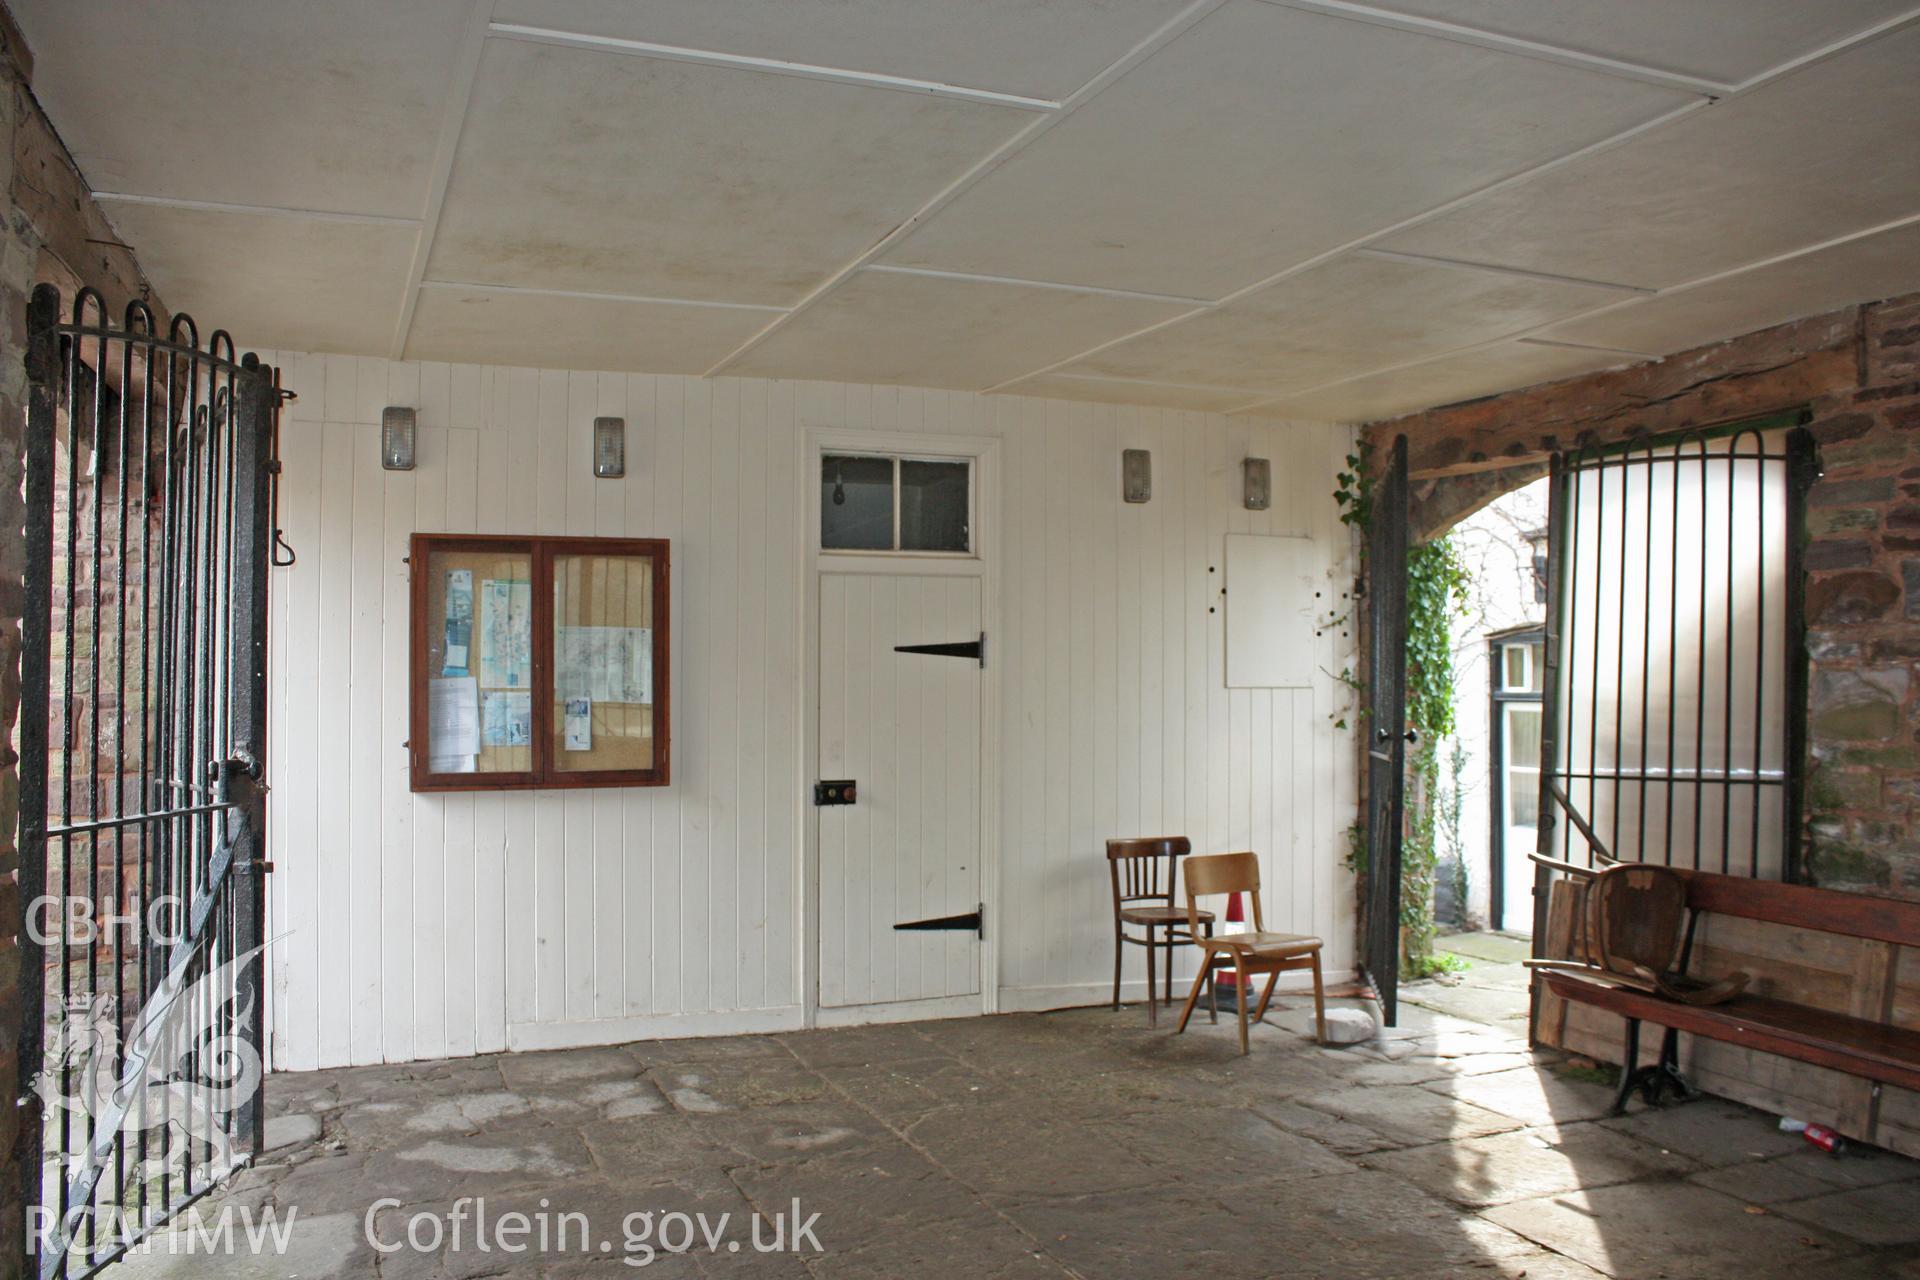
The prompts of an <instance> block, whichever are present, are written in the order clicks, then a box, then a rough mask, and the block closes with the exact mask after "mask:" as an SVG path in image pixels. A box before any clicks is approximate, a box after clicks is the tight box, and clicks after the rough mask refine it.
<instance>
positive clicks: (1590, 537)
mask: <svg viewBox="0 0 1920 1280" xmlns="http://www.w3.org/2000/svg"><path fill="white" fill-rule="evenodd" d="M1803 416H1804V415H1788V416H1786V417H1782V418H1775V419H1771V420H1767V421H1761V422H1749V423H1743V424H1739V425H1737V426H1732V427H1728V428H1725V429H1721V430H1717V431H1696V432H1689V433H1687V434H1685V435H1682V436H1678V437H1673V438H1667V439H1663V440H1642V441H1636V442H1633V443H1631V444H1626V445H1620V446H1616V447H1612V448H1607V449H1597V448H1587V449H1578V450H1574V451H1572V452H1569V453H1564V454H1561V455H1560V456H1559V457H1557V458H1555V459H1554V462H1553V469H1552V477H1551V478H1552V489H1551V495H1550V498H1549V502H1550V514H1549V530H1550V531H1549V535H1548V536H1549V543H1548V558H1547V566H1548V569H1547V572H1548V602H1547V631H1546V679H1545V686H1546V687H1545V694H1544V697H1545V707H1544V718H1543V724H1542V732H1541V747H1540V750H1541V771H1540V843H1539V851H1538V852H1537V853H1536V854H1535V855H1534V860H1535V862H1536V863H1537V864H1538V865H1537V867H1536V879H1535V886H1534V907H1533V916H1534V954H1535V955H1536V956H1545V955H1548V954H1550V951H1549V948H1550V947H1551V946H1552V945H1554V944H1553V943H1552V942H1551V941H1550V939H1549V933H1550V928H1549V899H1550V897H1551V895H1552V893H1553V886H1554V883H1555V880H1556V878H1557V877H1560V876H1562V875H1566V874H1572V875H1574V876H1575V877H1579V876H1581V875H1583V874H1584V873H1590V872H1591V871H1593V870H1595V869H1597V868H1599V867H1603V866H1606V865H1608V864H1611V863H1614V862H1622V861H1625V862H1634V861H1646V862H1659V863H1662V864H1665V865H1670V866H1678V867H1686V868H1691V869H1697V870H1706V871H1716V872H1721V873H1726V874H1732V875H1744V876H1753V877H1757V878H1764V879H1795V878H1798V876H1799V873H1800V865H1799V863H1800V837H1801V830H1800V828H1801V820H1800V813H1799V805H1800V794H1801V788H1800V787H1799V786H1798V785H1797V782H1798V780H1799V778H1800V777H1801V774H1802V772H1803V763H1804V760H1805V757H1806V708H1807V687H1806V679H1807V664H1806V650H1805V628H1804V625H1803V620H1802V603H1801V602H1802V594H1803V586H1802V584H1803V579H1804V574H1803V572H1802V565H1801V560H1800V557H1801V554H1802V546H1803V539H1804V534H1803V531H1804V503H1805V496H1806V491H1807V489H1808V487H1809V486H1810V485H1811V483H1812V480H1813V477H1814V470H1815V464H1814V457H1813V444H1812V439H1811V437H1810V436H1809V435H1808V433H1807V432H1806V431H1805V430H1804V429H1803V428H1800V427H1799V426H1798V423H1799V422H1800V421H1801V420H1802V417H1803Z"/></svg>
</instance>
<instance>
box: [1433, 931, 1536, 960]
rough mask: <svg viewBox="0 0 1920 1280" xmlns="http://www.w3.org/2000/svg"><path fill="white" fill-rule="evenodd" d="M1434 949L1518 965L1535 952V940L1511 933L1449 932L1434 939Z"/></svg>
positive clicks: (1475, 958) (1471, 958)
mask: <svg viewBox="0 0 1920 1280" xmlns="http://www.w3.org/2000/svg"><path fill="white" fill-rule="evenodd" d="M1433 949H1434V950H1435V951H1445V952H1450V953H1451V954H1453V955H1457V956H1465V957H1467V958H1468V959H1470V960H1486V961H1491V962H1493V963H1495V964H1511V965H1518V964H1519V963H1520V962H1521V961H1522V960H1524V959H1526V958H1527V957H1528V956H1530V955H1532V954H1533V940H1532V939H1531V938H1523V937H1520V936H1519V935H1518V934H1511V933H1447V934H1442V935H1441V936H1440V937H1438V938H1435V939H1434V941H1433Z"/></svg>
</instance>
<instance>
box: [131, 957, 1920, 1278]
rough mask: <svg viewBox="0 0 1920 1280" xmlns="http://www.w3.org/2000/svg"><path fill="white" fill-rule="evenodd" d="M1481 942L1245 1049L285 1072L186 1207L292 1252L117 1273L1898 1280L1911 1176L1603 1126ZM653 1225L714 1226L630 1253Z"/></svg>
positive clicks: (1596, 1087)
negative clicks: (272, 1224)
mask: <svg viewBox="0 0 1920 1280" xmlns="http://www.w3.org/2000/svg"><path fill="white" fill-rule="evenodd" d="M1496 941H1497V940H1496ZM1460 945H1461V948H1462V949H1463V950H1474V949H1475V948H1474V947H1473V946H1471V945H1469V944H1468V943H1466V942H1465V941H1463V942H1462V943H1461V944H1460ZM1478 950H1479V951H1480V952H1481V953H1482V955H1481V958H1479V959H1476V960H1474V961H1473V964H1474V966H1475V967H1474V969H1473V971H1472V972H1471V973H1469V974H1468V975H1467V980H1466V981H1464V982H1462V983H1460V984H1458V985H1453V986H1441V985H1438V984H1430V983H1429V984H1414V985H1413V986H1412V987H1410V988H1409V989H1408V991H1407V993H1406V995H1407V1001H1408V1002H1407V1003H1406V1004H1405V1005H1403V1012H1402V1018H1401V1022H1402V1025H1401V1026H1400V1027H1398V1028H1395V1029H1393V1030H1391V1031H1388V1032H1387V1033H1385V1035H1384V1036H1383V1037H1382V1038H1381V1039H1379V1040H1377V1041H1375V1042H1373V1043H1371V1044H1368V1045H1363V1046H1359V1047H1356V1048H1351V1049H1342V1050H1336V1049H1322V1048H1319V1047H1317V1046H1315V1045H1314V1044H1313V1043H1312V1042H1311V1041H1309V1040H1307V1039H1306V1038H1305V1037H1304V1032H1305V1029H1306V1025H1307V1022H1308V1020H1309V1015H1308V1011H1307V1010H1306V1009H1305V1008H1304V1007H1303V1006H1304V1004H1305V1002H1304V1001H1300V1000H1293V1001H1289V1002H1288V1004H1289V1006H1290V1007H1288V1008H1287V1009H1285V1010H1282V1011H1279V1012H1276V1013H1272V1014H1270V1015H1269V1018H1268V1025H1266V1026H1262V1027H1260V1028H1257V1029H1256V1034H1255V1042H1254V1051H1253V1054H1252V1055H1251V1056H1250V1057H1246V1058H1242V1057H1240V1056H1239V1055H1238V1054H1237V1053H1236V1052H1235V1051H1234V1050H1235V1045H1234V1035H1233V1028H1232V1024H1231V1021H1230V1020H1228V1019H1222V1021H1221V1023H1220V1024H1219V1025H1218V1026H1210V1025H1208V1024H1207V1021H1206V1019H1205V1017H1204V1015H1200V1016H1198V1018H1197V1020H1196V1024H1195V1026H1194V1028H1193V1029H1191V1030H1190V1031H1189V1033H1188V1034H1187V1035H1186V1036H1184V1037H1180V1038H1175V1037H1173V1036H1171V1035H1169V1034H1168V1031H1169V1030H1170V1027H1171V1020H1170V1019H1169V1018H1166V1017H1164V1016H1163V1018H1162V1021H1161V1027H1160V1029H1159V1030H1151V1029H1149V1028H1148V1027H1147V1025H1146V1018H1145V1012H1144V1010H1142V1009H1141V1008H1138V1007H1131V1008H1126V1009H1123V1010H1121V1011H1120V1012H1118V1013H1114V1012H1112V1011H1109V1010H1106V1009H1085V1010H1074V1011H1070V1012H1064V1013H1053V1014H1032V1015H1009V1016H1002V1017H995V1018H974V1019H966V1020H958V1021H950V1022H928V1023H915V1024H903V1025H892V1026H876V1027H866V1028H856V1029H850V1030H835V1031H811V1032H803V1033H796V1034H792V1035H780V1036H747V1037H736V1038H729V1039H715V1040H678V1041H658V1042H650V1043H642V1044H632V1045H626V1046H622V1047H620V1048H612V1049H588V1050H577V1051H571V1052H557V1053H531V1054H514V1055H503V1056H498V1057H487V1058H476V1059H463V1060H457V1061H450V1062H436V1063H422V1064H413V1065H409V1066H402V1067H383V1068H359V1069H354V1070H343V1071H326V1072H317V1073H313V1074H303V1075H281V1076H274V1077H272V1078H271V1079H270V1080H269V1082H268V1097H269V1099H270V1108H271V1112H272V1114H273V1115H274V1116H275V1117H276V1119H275V1122H274V1132H275V1134H276V1136H279V1137H291V1138H292V1139H294V1141H292V1142H291V1143H290V1144H289V1145H287V1146H283V1147H282V1148H281V1149H280V1150H278V1151H275V1152H271V1153H269V1155H268V1156H267V1157H266V1159H265V1160H264V1161H263V1163H262V1164H261V1165H260V1166H259V1167H257V1168H255V1169H253V1170H250V1171H248V1172H247V1173H245V1174H244V1175H242V1176H241V1177H240V1178H239V1179H237V1180H236V1182H235V1184H234V1186H233V1187H232V1189H231V1190H230V1191H229V1192H228V1193H226V1194H225V1195H224V1196H223V1197H221V1198H220V1199H217V1200H215V1201H213V1202H212V1203H210V1204H207V1205H206V1206H205V1207H204V1209H203V1210H202V1216H203V1217H208V1216H210V1215H212V1214H215V1213H217V1212H218V1211H219V1209H220V1207H222V1206H223V1205H230V1206H234V1207H235V1208H241V1207H244V1208H249V1209H255V1210H257V1209H260V1208H264V1207H268V1206H271V1207H273V1208H274V1209H276V1210H277V1212H278V1213H279V1215H280V1216H281V1219H282V1221H283V1222H284V1220H285V1218H286V1216H287V1215H289V1214H296V1215H297V1216H296V1217H295V1219H294V1227H293V1231H292V1238H291V1243H290V1245H289V1246H288V1248H287V1249H286V1251H285V1253H284V1254H283V1255H273V1254H268V1255H265V1256H248V1255H246V1254H245V1253H244V1252H242V1253H240V1254H238V1255H235V1256H215V1257H208V1256H206V1255H205V1254H203V1253H199V1254H194V1255H188V1254H186V1253H185V1245H184V1244H183V1242H182V1237H181V1233H179V1232H175V1233H172V1234H171V1235H169V1236H165V1237H162V1239H161V1241H160V1242H159V1243H158V1245H157V1247H156V1248H155V1249H154V1250H153V1251H152V1252H149V1253H148V1254H146V1255H144V1256H138V1257H134V1258H130V1259H128V1260H127V1261H125V1262H123V1263H121V1264H119V1265H118V1266H117V1267H116V1268H114V1269H113V1270H111V1271H109V1272H108V1275H109V1276H110V1277H116V1280H119V1278H124V1280H133V1278H134V1277H136V1276H138V1277H146V1276H164V1277H194V1278H195V1280H199V1278H201V1277H207V1278H224V1277H247V1278H249V1280H252V1278H260V1280H264V1278H266V1277H294V1276H297V1277H301V1280H324V1278H326V1277H343V1276H377V1277H383V1278H388V1280H392V1278H397V1277H407V1278H412V1277H445V1278H449V1280H451V1278H460V1277H482V1276H493V1275H500V1276H511V1277H529V1278H531V1277H542V1278H548V1280H570V1278H572V1277H584V1276H616V1275H635V1274H638V1275H660V1276H669V1277H686V1276H723V1275H734V1274H752V1275H766V1276H793V1277H807V1276H817V1277H842V1276H845V1277H863V1276H871V1277H914V1278H916V1280H966V1278H969V1277H1004V1278H1006V1280H1023V1278H1025V1277H1049V1276H1052V1277H1059V1276H1081V1277H1088V1278H1091V1280H1107V1278H1108V1277H1132V1276H1143V1277H1145V1276H1152V1277H1181V1276H1190V1275H1202V1274H1204V1275H1208V1276H1217V1277H1222V1278H1231V1277H1265V1276H1286V1277H1292V1276H1327V1277H1361V1276H1369V1277H1416V1276H1417V1277H1427V1276H1480V1275H1488V1276H1512V1277H1518V1276H1527V1277H1532V1278H1534V1280H1573V1278H1575V1277H1587V1278H1591V1277H1595V1276H1600V1275H1606V1276H1616V1277H1631V1278H1633V1280H1649V1278H1652V1277H1739V1278H1740V1280H1760V1278H1761V1277H1769V1276H1795V1277H1803V1278H1804V1280H1814V1278H1815V1277H1817V1278H1818V1280H1867V1278H1868V1277H1873V1278H1876V1280H1877V1278H1880V1277H1908V1278H1920V1162H1914V1161H1909V1160H1906V1159H1903V1158H1901V1157H1898V1156H1893V1155H1888V1154H1885V1153H1880V1152H1871V1151H1863V1152H1857V1153H1853V1154H1849V1155H1847V1156H1844V1157H1842V1158H1837V1159H1836V1158H1832V1157H1829V1156H1827V1155H1825V1154H1824V1153H1821V1152H1819V1151H1816V1150H1814V1149H1813V1148H1811V1147H1810V1146H1809V1145H1808V1144H1807V1143H1805V1142H1804V1141H1803V1140H1802V1139H1801V1138H1799V1137H1797V1136H1795V1135H1791V1134H1783V1133H1781V1132H1780V1131H1779V1129H1778V1128H1777V1126H1776V1124H1775V1122H1774V1118H1773V1117H1770V1116H1765V1115H1762V1114H1760V1113H1758V1112H1754V1111H1750V1110H1747V1109H1745V1108H1742V1107H1738V1106H1735V1105H1733V1104H1730V1103H1725V1102H1719V1101H1714V1100H1702V1101H1699V1102H1695V1103H1692V1104H1688V1105H1686V1106H1681V1107H1671V1108H1668V1109H1665V1110H1663V1111H1653V1112H1647V1111H1642V1110H1639V1109H1638V1107H1637V1104H1636V1110H1635V1111H1634V1112H1633V1113H1631V1114H1629V1115H1628V1116H1626V1117H1624V1118H1621V1119H1607V1118H1605V1113H1606V1109H1607V1106H1608V1103H1609V1101H1610V1096H1611V1090H1610V1089H1609V1088H1607V1087H1606V1086H1605V1085H1604V1084H1602V1083H1598V1082H1595V1081H1593V1080H1591V1079H1589V1078H1583V1073H1580V1072H1577V1071H1570V1070H1569V1069H1568V1068H1567V1067H1566V1066H1565V1065H1564V1064H1562V1063H1560V1062H1559V1061H1558V1060H1557V1057H1555V1056H1552V1055H1542V1056H1541V1058H1540V1059H1539V1060H1537V1061H1536V1059H1535V1058H1534V1057H1533V1056H1531V1055H1529V1054H1528V1052H1527V1050H1526V1040H1525V1031H1526V1028H1525V1022H1524V1019H1523V1018H1521V1017H1518V1016H1516V1015H1517V1014H1518V1013H1520V1012H1522V1009H1521V1004H1522V1002H1523V999H1524V997H1523V994H1522V993H1523V991H1524V985H1525V984H1524V976H1523V975H1522V974H1521V973H1520V971H1519V966H1518V965H1517V964H1512V963H1508V962H1506V961H1507V960H1508V959H1509V958H1510V957H1508V956H1506V955H1504V954H1502V953H1501V952H1500V951H1499V949H1498V947H1497V946H1496V947H1495V948H1494V950H1493V951H1492V952H1491V953H1488V951H1487V948H1485V947H1480V948H1478ZM1279 1003H1280V1002H1279V1001H1276V1005H1278V1004H1279ZM1587 1074H1589V1075H1590V1074H1591V1073H1587ZM309 1118H311V1119H309ZM315 1121H317V1123H315ZM463 1198H474V1199H484V1202H485V1204H484V1208H481V1207H480V1206H478V1205H475V1204H473V1203H471V1202H468V1203H467V1206H466V1211H465V1215H464V1216H463V1217H462V1218H461V1219H460V1226H461V1230H462V1236H461V1242H460V1244H461V1247H459V1248H454V1247H451V1244H450V1235H451V1224H452V1223H453V1221H454V1212H455V1207H456V1205H457V1204H459V1203H460V1202H461V1201H462V1199H463ZM376 1201H379V1202H382V1207H380V1208H378V1209H376V1210H375V1211H374V1212H373V1213H372V1215H371V1219H369V1207H370V1206H372V1205H374V1204H375V1202H376ZM796 1202H797V1203H798V1205H799V1209H800V1217H801V1218H802V1219H804V1218H805V1217H806V1216H807V1215H809V1214H818V1215H819V1216H818V1218H817V1220H815V1221H814V1223H813V1228H812V1236H813V1238H817V1240H818V1245H819V1247H818V1249H815V1248H814V1247H813V1243H812V1239H807V1240H805V1244H806V1247H805V1248H804V1250H803V1251H801V1252H799V1253H792V1252H787V1253H781V1254H762V1253H758V1252H756V1251H755V1249H754V1227H753V1225H752V1222H753V1219H754V1216H755V1215H756V1214H758V1215H762V1218H763V1221H762V1223H761V1237H760V1239H761V1241H762V1242H763V1243H765V1242H770V1241H771V1239H772V1232H771V1230H770V1226H771V1224H772V1222H773V1220H774V1216H775V1215H786V1216H788V1217H789V1218H790V1215H791V1214H792V1212H793V1207H794V1205H795V1203H796ZM542 1211H544V1212H546V1213H548V1214H558V1213H560V1212H563V1211H564V1212H572V1213H579V1214H584V1215H586V1216H587V1219H588V1220H589V1222H590V1223H591V1228H590V1230H589V1231H588V1232H587V1233H586V1235H587V1238H586V1239H585V1240H584V1241H583V1240H582V1238H581V1236H582V1233H581V1231H580V1230H579V1229H578V1228H577V1227H576V1228H573V1229H572V1230H571V1232H570V1234H569V1238H568V1239H567V1241H566V1245H567V1247H566V1248H565V1249H564V1250H563V1249H561V1248H558V1247H549V1248H548V1249H547V1250H546V1251H544V1252H542V1251H540V1250H539V1249H538V1248H537V1247H536V1248H532V1249H529V1250H528V1251H526V1252H507V1251H506V1250H504V1249H503V1248H499V1247H495V1248H492V1249H489V1250H486V1251H482V1250H480V1249H478V1248H477V1247H475V1244H474V1241H473V1235H474V1229H475V1228H474V1222H475V1219H476V1218H477V1217H480V1216H484V1218H485V1219H486V1220H487V1221H488V1222H489V1223H490V1224H492V1226H491V1227H490V1230H496V1232H497V1227H498V1225H499V1224H500V1222H501V1220H502V1218H503V1216H504V1215H509V1214H512V1213H516V1212H519V1213H525V1214H527V1215H529V1221H530V1222H534V1221H537V1220H538V1219H537V1218H535V1217H533V1215H537V1214H538V1213H540V1212H542ZM636 1212H651V1213H652V1214H653V1215H654V1217H653V1219H652V1220H651V1229H650V1230H649V1231H642V1230H641V1227H640V1220H638V1219H629V1217H628V1215H631V1214H634V1213H636ZM671 1214H683V1215H694V1214H703V1215H705V1216H706V1222H707V1224H708V1226H709V1227H710V1228H711V1229H712V1231H713V1236H712V1241H713V1246H714V1247H713V1248H712V1249H711V1250H709V1249H708V1248H707V1247H706V1245H705V1243H704V1242H703V1243H702V1244H701V1245H699V1246H698V1247H697V1248H696V1249H695V1251H693V1252H690V1253H686V1254H667V1253H659V1254H657V1255H656V1256H655V1257H654V1259H653V1261H652V1262H651V1264H650V1265H648V1266H646V1267H644V1268H642V1267H637V1266H635V1265H634V1264H636V1263H639V1262H641V1261H644V1260H645V1259H646V1252H645V1247H644V1246H647V1245H651V1246H654V1247H656V1248H657V1246H658V1245H659V1244H660V1242H661V1237H660V1236H659V1235H656V1234H653V1232H670V1233H672V1234H671V1235H670V1239H677V1232H678V1230H679V1225H678V1220H675V1221H674V1222H673V1223H672V1225H671V1227H670V1226H669V1220H668V1217H667V1215H671ZM722 1215H725V1219H724V1223H723V1222H722ZM369 1220H370V1221H371V1226H372V1235H373V1240H369V1238H368V1233H367V1224H368V1222H369ZM549 1221H550V1222H551V1221H553V1220H552V1219H549ZM623 1225H624V1226H625V1227H629V1228H631V1234H632V1235H633V1236H634V1237H636V1239H634V1240H633V1241H632V1242H631V1247H629V1243H628V1241H627V1239H626V1237H627V1236H628V1235H629V1232H628V1231H626V1230H623ZM410 1228H411V1229H412V1230H413V1232H414V1235H415V1237H416V1239H417V1240H418V1242H419V1243H420V1244H421V1245H422V1246H423V1247H422V1248H420V1249H415V1248H413V1247H410V1246H408V1245H407V1244H406V1241H407V1240H408V1232H409V1229H410ZM789 1229H790V1227H789ZM436 1233H437V1234H438V1235H439V1237H440V1239H439V1242H438V1244H437V1246H435V1244H434V1237H435V1235H436ZM642 1235H644V1236H645V1237H646V1238H645V1239H644V1240H640V1239H638V1238H637V1237H640V1236H642ZM493 1239H494V1240H495V1242H496V1244H498V1243H499V1242H500V1240H501V1239H502V1238H501V1237H500V1236H498V1235H497V1233H496V1234H495V1235H494V1237H493ZM525 1239H526V1240H527V1241H529V1242H531V1241H532V1240H533V1239H534V1237H533V1236H532V1235H531V1234H529V1236H527V1237H526V1238H525ZM376 1241H377V1242H378V1243H379V1244H380V1245H383V1246H392V1245H396V1244H397V1245H400V1246H401V1247H399V1248H398V1249H394V1250H393V1251H391V1252H382V1251H381V1250H380V1249H377V1248H376V1247H375V1242H376ZM506 1241H507V1243H513V1242H514V1239H513V1238H512V1237H507V1238H506ZM557 1243H558V1242H557V1241H556V1240H554V1239H552V1238H551V1232H550V1239H549V1245H550V1246H556V1245H557ZM581 1246H584V1247H581ZM170 1247H171V1250H172V1251H171V1252H169V1248H170Z"/></svg>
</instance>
